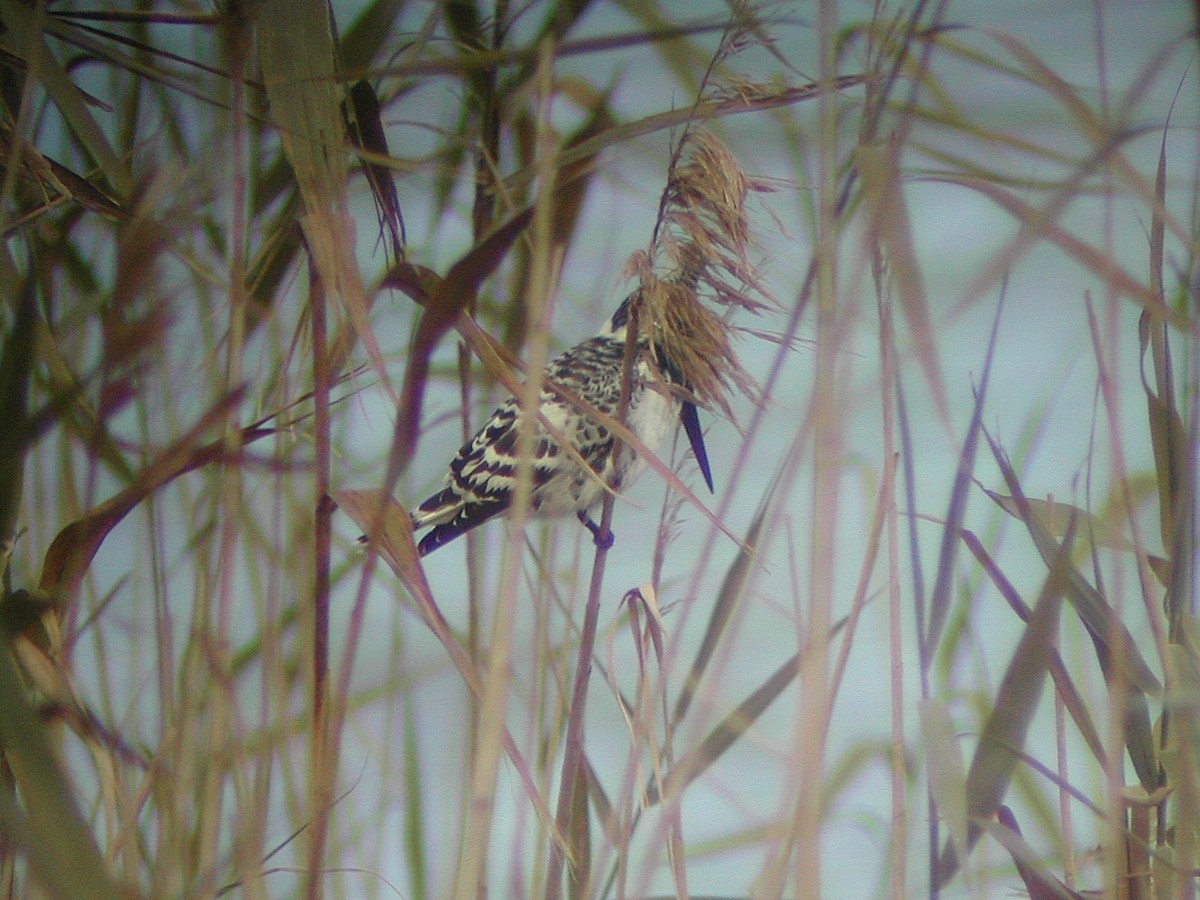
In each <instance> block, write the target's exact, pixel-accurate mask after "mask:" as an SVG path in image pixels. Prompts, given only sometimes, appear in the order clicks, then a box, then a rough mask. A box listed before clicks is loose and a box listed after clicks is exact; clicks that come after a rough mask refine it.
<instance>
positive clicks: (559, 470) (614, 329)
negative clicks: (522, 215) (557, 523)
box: [412, 292, 713, 556]
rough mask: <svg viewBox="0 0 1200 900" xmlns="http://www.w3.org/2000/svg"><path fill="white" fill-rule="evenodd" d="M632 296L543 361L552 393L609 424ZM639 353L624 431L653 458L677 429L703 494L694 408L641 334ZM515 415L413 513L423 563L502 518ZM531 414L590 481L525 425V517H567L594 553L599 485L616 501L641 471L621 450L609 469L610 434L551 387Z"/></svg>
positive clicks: (461, 455)
mask: <svg viewBox="0 0 1200 900" xmlns="http://www.w3.org/2000/svg"><path fill="white" fill-rule="evenodd" d="M637 296H638V294H637V292H634V293H633V294H631V295H630V296H629V297H627V298H626V299H625V302H624V303H622V304H621V306H620V308H618V309H617V311H616V312H615V313H613V316H612V318H611V319H609V321H608V323H607V324H606V325H605V327H604V328H603V329H602V330H601V331H600V333H599V334H597V335H596V336H595V337H592V338H588V339H587V340H585V341H583V342H582V343H580V344H577V345H576V346H574V347H572V348H571V349H570V350H568V351H566V352H565V353H563V354H562V355H560V356H558V357H556V358H555V359H554V360H553V361H551V362H550V364H549V365H548V366H546V371H545V376H546V379H547V381H548V382H553V383H554V384H556V385H560V386H561V387H562V388H564V389H565V390H567V391H569V392H570V393H572V394H573V395H575V396H576V397H578V398H580V399H582V400H584V401H586V402H587V403H589V404H591V405H592V406H593V407H595V408H596V409H597V410H599V411H601V412H603V413H605V414H607V415H609V416H616V415H617V412H618V406H619V405H620V399H621V372H622V367H623V364H624V359H625V340H626V329H627V327H628V324H629V316H630V312H631V310H630V307H631V305H632V303H633V301H634V300H635V298H636V297H637ZM637 344H638V345H637V348H636V351H635V357H634V365H633V373H632V378H631V379H630V381H631V384H630V393H629V407H628V412H627V414H626V419H625V422H626V425H627V426H628V428H629V429H630V431H632V432H633V433H634V434H636V435H637V436H638V438H639V439H640V440H641V441H642V443H643V444H644V445H645V446H646V448H647V449H648V450H649V451H650V452H652V453H654V452H657V450H658V447H659V445H660V444H661V443H662V440H663V438H664V437H666V435H667V434H668V433H669V432H670V431H671V429H672V428H673V427H674V425H675V422H676V421H681V422H682V423H683V426H684V429H685V431H686V433H687V436H688V440H689V441H690V442H691V445H692V452H693V454H694V455H695V458H696V463H697V464H698V465H699V467H700V471H701V473H702V474H703V476H704V481H705V484H707V485H708V489H709V490H710V491H711V490H712V486H713V483H712V474H711V472H710V470H709V465H708V456H707V453H706V452H705V448H704V436H703V434H702V433H701V431H700V421H699V418H698V417H697V412H696V406H695V404H694V403H693V402H691V401H690V400H689V399H687V397H688V393H687V392H688V385H687V384H686V383H685V382H684V379H683V376H682V375H681V373H680V372H679V371H678V369H676V368H675V367H674V366H673V365H672V364H671V361H670V360H669V359H666V358H664V354H663V353H662V348H661V347H659V346H654V347H651V345H650V341H649V339H648V338H647V337H646V335H645V332H644V331H643V332H641V334H640V335H639V337H638V342H637ZM655 382H657V384H656V383H655ZM681 392H682V396H681ZM520 412H521V407H520V403H519V402H518V401H517V400H516V398H514V397H509V398H508V399H507V400H505V401H504V402H503V403H502V404H500V406H499V407H498V408H497V409H496V411H495V412H493V413H492V415H491V418H489V419H488V421H487V423H486V424H485V425H484V426H483V427H482V428H481V429H479V432H478V433H477V434H476V435H475V437H474V438H472V439H471V440H470V441H469V442H467V443H466V444H465V445H464V446H463V448H462V449H461V450H459V451H458V454H457V455H456V456H455V457H454V459H453V460H452V461H451V463H450V469H449V471H448V472H447V473H446V478H445V481H444V483H443V485H442V488H441V490H439V491H438V492H437V493H435V494H434V495H433V496H432V497H430V498H429V499H428V500H426V501H425V502H424V503H422V504H421V505H420V506H418V507H417V508H416V509H415V510H414V511H413V513H412V524H413V530H414V531H420V530H422V529H424V528H429V527H432V528H433V530H432V531H430V532H429V533H428V534H427V535H425V537H423V538H422V539H421V542H420V544H418V546H417V550H418V552H419V553H420V555H421V556H424V555H425V554H427V553H430V552H432V551H433V550H436V549H437V548H438V547H440V546H442V545H443V544H446V543H448V542H450V541H452V540H454V539H455V538H456V537H458V536H459V535H460V534H463V533H465V532H467V531H470V530H471V529H472V528H474V527H476V526H477V525H480V524H482V523H484V522H486V521H487V520H488V519H491V518H492V517H494V516H499V515H503V514H504V513H506V512H507V511H508V509H509V507H510V506H511V504H512V500H513V492H514V490H515V489H516V481H517V463H518V452H517V444H518V440H519V434H520ZM539 412H540V413H541V416H542V417H544V418H545V420H546V422H548V423H549V424H550V426H551V429H552V430H553V431H554V432H557V433H558V434H559V435H560V436H561V438H562V439H563V440H565V441H568V442H569V443H570V444H571V445H572V446H573V447H574V448H575V450H576V451H578V453H579V456H580V457H582V458H583V459H584V460H585V461H586V462H587V464H588V466H590V467H591V469H592V472H587V471H585V470H584V468H583V467H582V466H581V465H580V464H579V463H578V462H577V461H576V460H575V459H573V458H572V457H571V456H570V455H568V454H567V453H565V452H564V451H563V449H562V447H561V446H560V445H559V443H558V441H557V440H556V439H555V438H554V437H553V436H552V433H551V430H548V429H547V428H546V426H545V425H544V424H543V423H542V421H541V419H540V418H539V419H538V420H537V421H535V422H534V423H533V472H532V479H533V491H532V496H531V499H530V512H531V514H532V515H534V516H540V517H552V516H562V515H566V514H567V513H572V512H573V513H575V514H576V515H578V517H579V520H580V521H581V522H582V523H583V524H584V525H586V526H587V527H588V529H589V530H590V531H591V532H592V536H593V537H594V538H595V540H596V543H597V544H607V543H608V542H611V540H612V536H611V535H610V534H601V533H600V528H599V526H598V525H597V524H596V523H595V522H594V521H593V520H592V519H591V518H590V517H589V516H588V510H589V509H590V508H591V507H593V506H595V505H596V504H597V503H599V502H600V501H601V500H603V498H604V487H603V486H602V485H601V483H600V482H601V481H602V482H603V484H604V485H607V486H608V487H609V488H611V489H612V490H614V491H620V490H621V489H622V488H624V487H627V486H628V485H629V484H631V483H632V482H633V480H634V479H635V478H636V477H637V476H638V475H639V474H641V471H642V469H643V468H644V467H645V461H644V460H641V459H638V457H637V454H636V453H635V452H634V451H633V450H632V448H628V447H625V448H622V450H621V452H620V453H618V454H616V456H617V457H618V459H616V460H614V459H613V457H614V454H613V447H614V444H615V442H614V439H613V435H612V433H611V432H610V431H609V430H608V429H607V428H605V427H604V426H603V425H601V424H600V423H599V422H597V421H595V420H594V419H592V418H590V417H589V416H587V415H585V414H584V413H583V412H581V411H580V410H579V409H578V408H577V407H575V406H573V405H572V404H571V403H570V402H569V401H568V400H566V399H564V398H563V397H560V396H559V395H558V394H557V393H555V391H554V390H553V389H552V388H551V387H550V385H549V384H547V385H546V386H545V387H543V388H542V393H541V400H540V406H539Z"/></svg>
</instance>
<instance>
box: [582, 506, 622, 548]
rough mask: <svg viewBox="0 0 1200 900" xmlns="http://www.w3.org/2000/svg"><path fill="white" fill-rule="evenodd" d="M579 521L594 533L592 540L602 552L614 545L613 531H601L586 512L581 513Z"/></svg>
mask: <svg viewBox="0 0 1200 900" xmlns="http://www.w3.org/2000/svg"><path fill="white" fill-rule="evenodd" d="M579 521H580V522H582V523H583V525H584V527H585V528H586V529H587V530H588V531H590V532H591V533H592V540H593V541H595V542H596V546H597V547H599V548H600V549H601V550H607V549H609V548H610V547H611V546H612V545H613V540H614V537H613V533H612V530H611V529H607V528H605V529H601V527H600V526H599V525H597V524H596V523H595V522H593V521H592V519H591V517H590V516H589V515H588V514H587V513H585V512H581V513H579Z"/></svg>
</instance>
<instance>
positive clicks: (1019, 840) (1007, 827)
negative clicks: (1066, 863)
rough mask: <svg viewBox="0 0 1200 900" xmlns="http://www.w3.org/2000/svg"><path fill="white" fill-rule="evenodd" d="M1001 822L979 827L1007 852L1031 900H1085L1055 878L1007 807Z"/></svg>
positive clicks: (987, 822)
mask: <svg viewBox="0 0 1200 900" xmlns="http://www.w3.org/2000/svg"><path fill="white" fill-rule="evenodd" d="M996 818H997V819H998V821H995V822H993V821H992V820H990V819H985V820H982V821H980V822H979V826H980V827H981V828H982V829H983V830H984V831H986V832H987V833H988V834H989V835H991V836H992V837H993V838H995V840H996V842H997V843H998V844H1000V845H1001V846H1002V847H1004V849H1005V850H1007V851H1008V855H1009V856H1011V857H1012V861H1013V865H1015V866H1016V867H1017V874H1018V875H1020V876H1021V881H1023V882H1025V890H1027V891H1028V892H1029V900H1084V897H1083V895H1082V894H1080V893H1079V892H1078V891H1073V890H1071V889H1070V888H1069V887H1067V886H1066V885H1065V884H1063V883H1062V882H1061V881H1059V880H1058V879H1057V878H1055V877H1054V875H1052V874H1051V873H1050V872H1049V871H1047V869H1046V867H1045V866H1044V865H1043V864H1042V862H1041V860H1039V859H1038V857H1037V854H1036V853H1035V852H1034V849H1033V848H1032V847H1030V846H1029V844H1027V843H1026V842H1025V839H1024V838H1023V837H1022V836H1021V829H1020V827H1019V826H1018V825H1017V818H1016V816H1014V815H1013V814H1012V810H1010V809H1009V808H1008V807H1007V806H1001V807H1000V809H998V810H997V811H996Z"/></svg>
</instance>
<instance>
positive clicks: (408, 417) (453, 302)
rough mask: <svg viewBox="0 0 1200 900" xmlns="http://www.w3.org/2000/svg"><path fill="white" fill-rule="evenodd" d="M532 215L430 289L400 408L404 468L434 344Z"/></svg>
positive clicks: (519, 218)
mask: <svg viewBox="0 0 1200 900" xmlns="http://www.w3.org/2000/svg"><path fill="white" fill-rule="evenodd" d="M532 217H533V208H532V207H528V208H526V209H524V210H522V211H521V212H519V213H517V214H516V215H515V216H513V217H512V218H510V219H509V220H508V221H507V222H505V223H504V224H503V225H500V226H499V227H498V228H496V229H495V230H494V231H492V232H491V233H490V234H488V235H487V236H486V237H484V238H483V239H482V240H481V241H480V242H479V243H478V244H476V245H475V246H474V247H472V248H471V249H470V250H469V251H468V252H467V253H466V255H465V256H463V257H462V258H461V259H459V260H458V262H456V263H455V264H454V265H453V266H451V267H450V271H449V272H447V273H446V277H445V278H442V279H440V280H438V281H437V283H436V284H435V285H434V287H433V289H432V291H430V293H429V300H428V302H427V303H426V305H425V311H424V312H423V313H422V314H421V320H420V322H418V324H417V333H416V337H415V338H414V339H413V349H412V354H411V355H410V356H409V360H408V368H407V371H406V372H405V375H404V387H403V390H402V391H401V396H400V404H399V410H398V412H397V423H396V434H397V444H398V447H397V454H398V456H399V460H400V467H401V469H402V468H403V467H404V465H405V464H406V463H407V461H408V459H409V457H410V456H411V455H412V451H413V448H414V447H415V445H416V436H417V433H418V431H419V428H420V423H421V405H422V401H423V399H424V396H425V379H426V377H427V375H428V373H429V357H430V356H431V355H432V353H433V349H434V347H435V346H436V345H437V342H438V340H440V339H441V337H442V335H443V334H445V332H446V330H447V329H448V328H450V326H451V325H453V324H454V323H455V321H456V320H457V319H458V318H459V315H460V313H462V312H463V311H464V310H466V309H467V308H468V307H469V305H470V304H471V303H472V301H473V300H474V298H475V296H476V294H477V293H478V292H479V287H480V285H482V284H483V282H484V280H485V279H486V278H488V277H489V276H490V275H491V274H492V273H493V272H494V271H496V269H497V267H499V265H500V263H501V261H502V260H503V259H504V256H505V255H506V254H507V253H508V251H509V248H510V247H511V246H512V244H513V241H515V240H516V239H517V236H518V235H519V234H520V233H521V232H522V231H524V230H525V228H526V226H528V225H529V222H530V221H531V219H532ZM514 396H519V394H514Z"/></svg>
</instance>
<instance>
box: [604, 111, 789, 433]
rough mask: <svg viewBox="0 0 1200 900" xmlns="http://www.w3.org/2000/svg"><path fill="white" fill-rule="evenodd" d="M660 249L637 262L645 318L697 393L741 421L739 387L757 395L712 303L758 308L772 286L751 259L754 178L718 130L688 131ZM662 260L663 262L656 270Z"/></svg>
mask: <svg viewBox="0 0 1200 900" xmlns="http://www.w3.org/2000/svg"><path fill="white" fill-rule="evenodd" d="M673 159H674V160H675V164H674V165H673V166H672V168H671V171H670V173H669V175H668V179H667V188H666V190H665V191H664V192H663V199H662V203H661V204H660V211H659V220H658V222H657V225H656V228H655V233H656V239H655V243H654V246H653V247H652V248H651V250H650V251H649V252H647V253H643V254H638V255H637V256H635V257H634V259H633V260H632V261H631V262H630V265H629V268H628V272H627V274H629V275H630V276H631V277H635V278H636V279H637V281H638V297H639V299H640V301H641V306H642V312H641V317H640V319H639V323H640V325H641V327H644V328H645V329H646V332H647V335H648V337H649V338H650V340H651V341H652V342H653V343H655V344H657V345H660V346H661V347H662V348H663V350H664V351H665V354H664V355H665V356H666V357H667V358H668V359H670V360H672V362H674V364H675V365H676V366H677V367H678V369H679V372H680V374H681V375H682V376H683V379H684V381H685V382H686V383H687V384H689V385H690V386H691V388H692V390H693V391H694V392H695V396H696V399H698V400H699V402H700V403H701V404H702V405H704V406H708V407H710V408H714V409H719V410H721V411H722V412H724V413H725V415H727V416H729V417H730V418H733V408H732V406H731V404H730V397H729V393H730V390H731V388H737V389H738V390H739V391H741V392H742V393H743V394H745V395H746V396H747V397H753V396H754V391H753V381H752V379H751V378H750V376H749V375H748V374H747V373H746V371H745V369H744V368H743V367H742V365H741V363H740V362H739V361H738V358H737V354H736V352H735V351H734V347H733V337H732V329H731V328H730V326H729V324H728V320H727V319H726V318H723V317H722V316H720V315H718V314H717V313H715V312H713V311H712V310H710V309H709V308H708V307H706V306H705V305H704V300H706V299H707V300H710V301H712V302H713V303H715V304H717V305H718V307H724V308H726V309H743V310H749V311H751V312H759V311H760V310H762V309H763V308H764V307H765V306H766V304H764V303H763V302H762V301H761V300H759V299H757V297H758V296H763V295H764V294H765V289H764V287H763V285H762V282H761V281H760V279H759V277H758V273H757V272H756V271H755V269H754V266H753V265H752V264H751V261H750V258H749V253H750V250H751V248H752V246H753V242H752V239H751V234H750V222H749V214H748V212H747V209H746V198H747V195H748V194H749V192H750V190H751V182H750V179H749V178H748V177H747V176H746V174H745V172H743V171H742V168H741V166H740V165H739V164H738V161H737V159H736V158H735V157H734V155H733V154H732V153H731V152H730V151H729V149H728V148H727V147H726V146H725V145H724V144H722V143H721V142H720V140H718V139H717V138H716V137H715V136H714V135H712V134H711V133H709V132H706V131H702V130H689V131H688V132H687V134H686V135H685V137H684V139H683V141H682V143H681V146H680V148H679V150H678V152H677V153H676V154H675V155H674V157H673ZM656 263H658V265H657V266H656Z"/></svg>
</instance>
